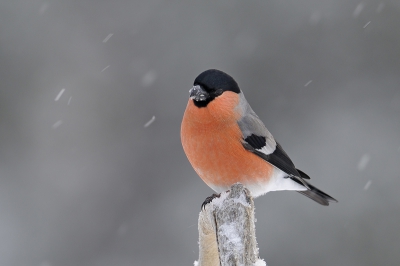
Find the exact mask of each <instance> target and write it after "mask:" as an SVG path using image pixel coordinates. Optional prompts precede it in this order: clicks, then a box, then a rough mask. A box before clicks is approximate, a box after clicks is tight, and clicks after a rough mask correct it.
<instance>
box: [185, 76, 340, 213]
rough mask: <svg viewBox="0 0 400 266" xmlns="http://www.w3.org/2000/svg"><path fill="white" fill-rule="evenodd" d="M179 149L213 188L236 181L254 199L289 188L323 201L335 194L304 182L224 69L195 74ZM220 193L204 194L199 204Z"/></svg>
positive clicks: (226, 186)
mask: <svg viewBox="0 0 400 266" xmlns="http://www.w3.org/2000/svg"><path fill="white" fill-rule="evenodd" d="M180 135H181V142H182V146H183V150H184V152H185V154H186V156H187V158H188V160H189V162H190V164H191V165H192V167H193V168H194V170H195V172H196V173H197V174H198V175H199V176H200V178H201V179H202V180H203V181H204V182H205V183H206V184H207V185H208V186H209V187H210V188H211V189H213V190H214V191H215V192H217V193H221V192H224V191H227V190H229V188H230V187H231V186H232V185H233V184H235V183H238V182H239V183H241V184H242V185H244V186H245V187H246V188H247V189H248V190H249V191H250V194H251V196H252V197H253V198H256V197H259V196H261V195H264V194H266V193H267V192H270V191H281V190H292V191H297V192H299V193H300V194H303V195H304V196H307V197H308V198H310V199H312V200H314V201H316V202H317V203H319V204H321V205H324V206H328V205H329V203H330V202H337V200H336V199H334V198H333V197H331V196H329V195H328V194H326V193H325V192H323V191H321V190H320V189H318V188H316V187H315V186H313V185H311V184H310V183H309V181H308V180H309V179H310V177H309V176H308V175H307V174H306V173H304V172H303V171H301V170H299V169H297V168H296V167H295V165H294V164H293V162H292V160H291V159H290V158H289V156H288V155H287V153H286V152H285V151H284V150H283V148H282V146H281V145H280V144H279V143H278V142H277V141H276V140H275V138H274V137H273V136H272V134H271V133H270V132H269V131H268V130H267V128H266V127H265V125H264V123H263V122H262V121H261V120H260V118H259V117H258V116H257V114H256V113H255V112H254V111H253V109H252V108H251V106H250V105H249V103H248V102H247V101H246V98H245V97H244V94H243V91H242V90H241V89H240V88H239V85H238V83H237V82H236V81H235V80H234V79H233V78H232V77H231V76H230V75H228V74H227V73H225V72H223V71H220V70H217V69H209V70H206V71H204V72H202V73H201V74H200V75H198V76H197V77H196V79H195V80H194V83H193V87H192V88H191V89H190V90H189V100H188V103H187V106H186V110H185V112H184V115H183V119H182V123H181V132H180ZM218 196H219V194H213V195H212V196H211V197H208V198H207V199H206V200H205V202H204V203H203V205H202V207H203V206H204V205H205V204H207V203H209V202H211V201H212V199H213V198H215V197H218Z"/></svg>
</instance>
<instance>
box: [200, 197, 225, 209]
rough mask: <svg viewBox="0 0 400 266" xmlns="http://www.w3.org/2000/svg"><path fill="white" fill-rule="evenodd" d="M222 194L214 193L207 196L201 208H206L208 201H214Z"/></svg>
mask: <svg viewBox="0 0 400 266" xmlns="http://www.w3.org/2000/svg"><path fill="white" fill-rule="evenodd" d="M220 196H221V194H212V195H211V196H209V197H207V198H206V199H205V200H204V202H203V203H202V204H201V210H204V208H205V207H206V205H207V204H208V203H210V202H211V201H213V199H215V198H219V197H220Z"/></svg>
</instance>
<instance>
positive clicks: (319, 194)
mask: <svg viewBox="0 0 400 266" xmlns="http://www.w3.org/2000/svg"><path fill="white" fill-rule="evenodd" d="M304 182H305V181H304ZM306 183H307V185H308V187H309V190H304V191H297V192H299V193H300V194H303V195H304V196H306V197H309V198H310V199H312V200H314V201H316V202H318V203H319V204H321V205H324V206H328V205H329V202H331V201H334V202H338V201H337V200H336V199H334V198H332V197H331V196H329V195H328V194H326V193H325V192H323V191H321V190H319V189H318V188H316V187H314V186H313V185H311V184H309V183H308V182H306Z"/></svg>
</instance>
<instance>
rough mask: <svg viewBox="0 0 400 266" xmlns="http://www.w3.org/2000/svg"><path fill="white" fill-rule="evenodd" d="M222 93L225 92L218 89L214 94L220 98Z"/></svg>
mask: <svg viewBox="0 0 400 266" xmlns="http://www.w3.org/2000/svg"><path fill="white" fill-rule="evenodd" d="M222 93H223V90H222V89H217V90H215V92H214V94H215V97H217V96H220V95H221V94H222Z"/></svg>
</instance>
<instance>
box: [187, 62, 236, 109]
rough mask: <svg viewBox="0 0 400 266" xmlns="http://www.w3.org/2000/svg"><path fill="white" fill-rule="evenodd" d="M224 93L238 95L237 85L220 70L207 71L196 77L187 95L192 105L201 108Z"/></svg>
mask: <svg viewBox="0 0 400 266" xmlns="http://www.w3.org/2000/svg"><path fill="white" fill-rule="evenodd" d="M226 91H230V92H234V93H236V94H238V93H240V89H239V86H238V84H237V83H236V81H235V80H234V79H233V78H232V77H231V76H229V75H228V74H226V73H224V72H222V71H220V70H216V69H209V70H206V71H204V72H203V73H201V74H200V75H198V76H197V78H196V79H195V80H194V83H193V87H192V88H191V89H190V91H189V94H190V99H192V100H193V103H194V105H195V106H197V107H199V108H202V107H207V106H208V104H209V103H210V102H212V101H213V100H215V99H216V98H218V97H220V96H221V95H223V94H224V92H226Z"/></svg>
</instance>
